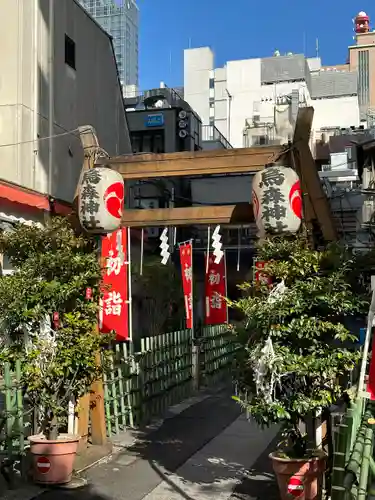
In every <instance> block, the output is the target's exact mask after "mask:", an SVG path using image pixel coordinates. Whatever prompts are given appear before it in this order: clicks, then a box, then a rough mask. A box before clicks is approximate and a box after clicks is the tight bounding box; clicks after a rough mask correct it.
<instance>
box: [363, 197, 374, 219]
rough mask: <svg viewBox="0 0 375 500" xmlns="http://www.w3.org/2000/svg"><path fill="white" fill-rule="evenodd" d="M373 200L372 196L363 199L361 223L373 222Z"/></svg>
mask: <svg viewBox="0 0 375 500" xmlns="http://www.w3.org/2000/svg"><path fill="white" fill-rule="evenodd" d="M374 212H375V202H374V199H373V198H370V199H367V200H365V201H364V203H363V206H362V224H368V223H369V222H374Z"/></svg>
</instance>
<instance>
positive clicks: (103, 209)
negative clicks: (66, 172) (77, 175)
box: [78, 167, 125, 234]
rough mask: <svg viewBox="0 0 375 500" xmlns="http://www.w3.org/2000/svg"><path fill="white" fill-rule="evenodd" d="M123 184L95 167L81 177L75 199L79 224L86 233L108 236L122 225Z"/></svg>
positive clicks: (116, 175) (106, 170)
mask: <svg viewBox="0 0 375 500" xmlns="http://www.w3.org/2000/svg"><path fill="white" fill-rule="evenodd" d="M124 196H125V188H124V181H123V178H122V176H121V174H119V173H118V172H116V171H115V170H111V169H110V168H107V167H95V168H92V169H90V170H88V171H87V172H85V173H84V174H83V178H82V184H81V186H80V191H79V195H78V211H79V214H78V215H79V220H80V223H81V225H82V227H83V229H84V230H85V231H87V232H88V233H95V234H107V233H111V232H113V231H116V230H117V229H118V228H119V227H120V225H121V218H122V214H123V209H124Z"/></svg>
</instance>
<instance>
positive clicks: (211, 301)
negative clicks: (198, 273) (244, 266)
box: [205, 253, 228, 325]
mask: <svg viewBox="0 0 375 500" xmlns="http://www.w3.org/2000/svg"><path fill="white" fill-rule="evenodd" d="M206 259H207V255H206ZM225 268H226V266H225V255H224V257H223V258H222V259H221V260H220V262H219V263H218V264H215V257H214V255H213V254H212V253H210V254H209V258H208V266H207V262H206V277H205V298H206V301H205V302H206V304H205V324H206V325H222V324H223V323H227V322H228V306H227V303H226V301H225V296H226V292H227V290H226V288H227V287H226V279H227V277H226V275H225V274H226V270H225Z"/></svg>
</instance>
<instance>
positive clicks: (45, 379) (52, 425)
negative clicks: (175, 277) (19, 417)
mask: <svg viewBox="0 0 375 500" xmlns="http://www.w3.org/2000/svg"><path fill="white" fill-rule="evenodd" d="M0 251H1V252H3V253H5V254H6V255H7V256H8V258H9V260H10V262H11V264H12V265H13V266H14V268H15V269H16V270H17V271H16V272H15V273H13V274H12V275H7V276H1V277H0V323H1V326H2V328H1V333H2V345H1V356H0V357H1V359H2V360H3V361H4V360H13V359H15V357H18V358H21V360H22V375H23V385H24V391H25V394H26V396H27V398H28V400H29V402H30V403H31V405H32V406H33V407H34V408H37V409H38V410H39V412H40V417H41V418H40V420H41V427H42V432H43V433H44V434H45V435H46V436H47V437H48V438H49V439H55V438H56V437H57V435H58V431H59V429H60V428H61V425H63V423H64V422H65V420H66V417H67V413H68V402H69V400H70V398H74V400H78V398H79V397H81V396H82V395H84V394H85V393H87V392H88V390H89V388H90V386H91V384H92V383H93V382H94V381H95V380H97V379H98V378H99V377H100V376H101V375H102V369H103V368H102V367H100V366H98V364H97V354H98V351H99V350H100V349H101V348H102V347H103V346H106V345H108V343H109V342H110V340H111V339H110V336H103V335H95V333H94V332H95V328H96V326H97V318H98V307H99V306H98V304H99V298H100V283H101V269H100V264H99V260H98V253H97V248H96V242H95V240H93V239H89V238H87V237H86V236H83V235H80V236H77V235H76V234H75V232H74V230H73V228H72V227H71V226H70V224H69V222H68V221H67V220H65V219H61V218H54V219H52V220H51V221H50V222H48V223H47V225H46V226H45V227H44V228H39V227H37V226H35V225H34V226H32V227H28V226H24V225H19V226H17V227H16V228H15V230H13V231H6V232H4V233H2V234H1V236H0ZM87 288H91V290H92V298H91V299H90V300H87V299H86V290H87ZM56 313H57V314H58V318H57V317H56ZM54 315H55V320H56V322H55V323H56V324H55V326H54V328H52V325H53V323H52V318H53V317H54Z"/></svg>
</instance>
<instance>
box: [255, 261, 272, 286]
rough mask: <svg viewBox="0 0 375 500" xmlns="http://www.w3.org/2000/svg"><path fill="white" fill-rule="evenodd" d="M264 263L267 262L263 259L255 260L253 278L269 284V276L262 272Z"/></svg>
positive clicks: (270, 281)
mask: <svg viewBox="0 0 375 500" xmlns="http://www.w3.org/2000/svg"><path fill="white" fill-rule="evenodd" d="M266 264H267V262H265V261H264V260H256V261H255V273H254V278H255V281H257V282H258V283H263V284H265V285H270V284H271V283H272V280H271V278H270V277H269V276H268V275H267V274H265V273H262V270H263V269H264V267H265V265H266Z"/></svg>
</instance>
